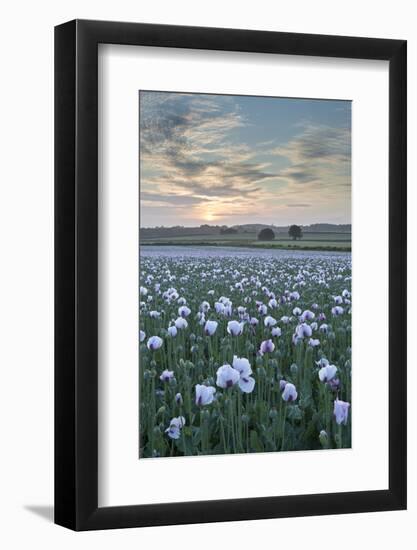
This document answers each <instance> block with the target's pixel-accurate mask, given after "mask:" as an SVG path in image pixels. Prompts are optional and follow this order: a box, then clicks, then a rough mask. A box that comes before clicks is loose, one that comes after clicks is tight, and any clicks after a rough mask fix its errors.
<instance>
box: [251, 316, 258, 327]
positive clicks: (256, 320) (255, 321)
mask: <svg viewBox="0 0 417 550" xmlns="http://www.w3.org/2000/svg"><path fill="white" fill-rule="evenodd" d="M258 323H259V321H258V319H257V318H256V317H251V319H250V324H251V325H252V326H253V327H256V325H257V324H258Z"/></svg>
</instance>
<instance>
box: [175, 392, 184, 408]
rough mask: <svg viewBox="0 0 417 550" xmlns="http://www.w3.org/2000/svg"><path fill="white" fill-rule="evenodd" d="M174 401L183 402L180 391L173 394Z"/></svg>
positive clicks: (179, 403)
mask: <svg viewBox="0 0 417 550" xmlns="http://www.w3.org/2000/svg"><path fill="white" fill-rule="evenodd" d="M175 402H176V404H177V405H182V404H183V399H182V395H181V394H180V393H177V394H175Z"/></svg>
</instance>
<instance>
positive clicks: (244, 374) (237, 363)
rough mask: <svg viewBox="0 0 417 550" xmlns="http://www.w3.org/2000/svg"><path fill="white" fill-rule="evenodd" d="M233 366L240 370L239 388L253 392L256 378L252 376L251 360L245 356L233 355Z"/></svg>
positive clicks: (246, 391)
mask: <svg viewBox="0 0 417 550" xmlns="http://www.w3.org/2000/svg"><path fill="white" fill-rule="evenodd" d="M232 364H233V368H234V369H235V370H237V371H238V372H239V375H240V379H239V388H240V389H241V390H242V391H243V392H244V393H252V392H253V389H254V387H255V380H254V379H253V378H252V377H251V376H250V375H251V374H252V367H251V366H250V363H249V360H248V359H246V358H245V357H237V355H235V356H234V357H233V363H232Z"/></svg>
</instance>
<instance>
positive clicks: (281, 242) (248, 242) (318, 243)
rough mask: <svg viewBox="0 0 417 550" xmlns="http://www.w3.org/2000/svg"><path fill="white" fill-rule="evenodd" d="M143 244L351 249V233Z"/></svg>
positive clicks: (248, 235)
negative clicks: (272, 238) (270, 238)
mask: <svg viewBox="0 0 417 550" xmlns="http://www.w3.org/2000/svg"><path fill="white" fill-rule="evenodd" d="M140 244H141V245H145V246H146V245H164V246H173V245H177V246H179V245H180V246H240V247H254V248H267V249H268V248H279V249H284V250H285V249H295V250H329V251H344V252H348V251H350V250H351V235H350V233H306V234H305V236H304V237H303V238H302V239H301V240H297V241H294V240H293V239H291V238H290V237H289V236H288V235H286V234H277V235H276V237H275V240H274V241H259V240H258V239H257V236H256V233H238V234H236V235H191V236H181V237H169V238H167V237H161V238H152V239H141V242H140Z"/></svg>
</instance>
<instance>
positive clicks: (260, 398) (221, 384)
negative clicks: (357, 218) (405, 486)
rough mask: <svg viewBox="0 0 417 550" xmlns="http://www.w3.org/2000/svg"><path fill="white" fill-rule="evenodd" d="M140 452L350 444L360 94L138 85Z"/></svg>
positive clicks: (214, 452)
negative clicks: (354, 105) (354, 144)
mask: <svg viewBox="0 0 417 550" xmlns="http://www.w3.org/2000/svg"><path fill="white" fill-rule="evenodd" d="M139 128H140V130H139V131H140V136H139V163H140V178H139V179H140V181H139V186H140V229H139V239H140V247H139V248H140V251H139V257H140V261H139V264H140V269H139V272H140V281H139V295H140V296H139V320H140V323H139V324H140V333H139V346H140V351H139V363H140V364H139V385H140V399H139V441H140V443H139V448H140V452H139V456H140V458H156V457H173V456H197V455H219V454H236V453H238V454H239V453H254V452H282V451H299V450H304V451H307V450H316V449H340V448H350V447H351V429H352V428H351V405H352V395H351V387H352V386H351V373H352V364H351V345H352V344H351V328H352V327H351V308H352V293H351V279H352V269H351V102H350V101H346V100H344V101H338V100H325V99H323V100H317V99H298V98H279V97H254V96H243V95H242V96H237V95H221V94H219V95H215V94H196V93H178V92H159V91H142V90H141V91H140V92H139Z"/></svg>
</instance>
